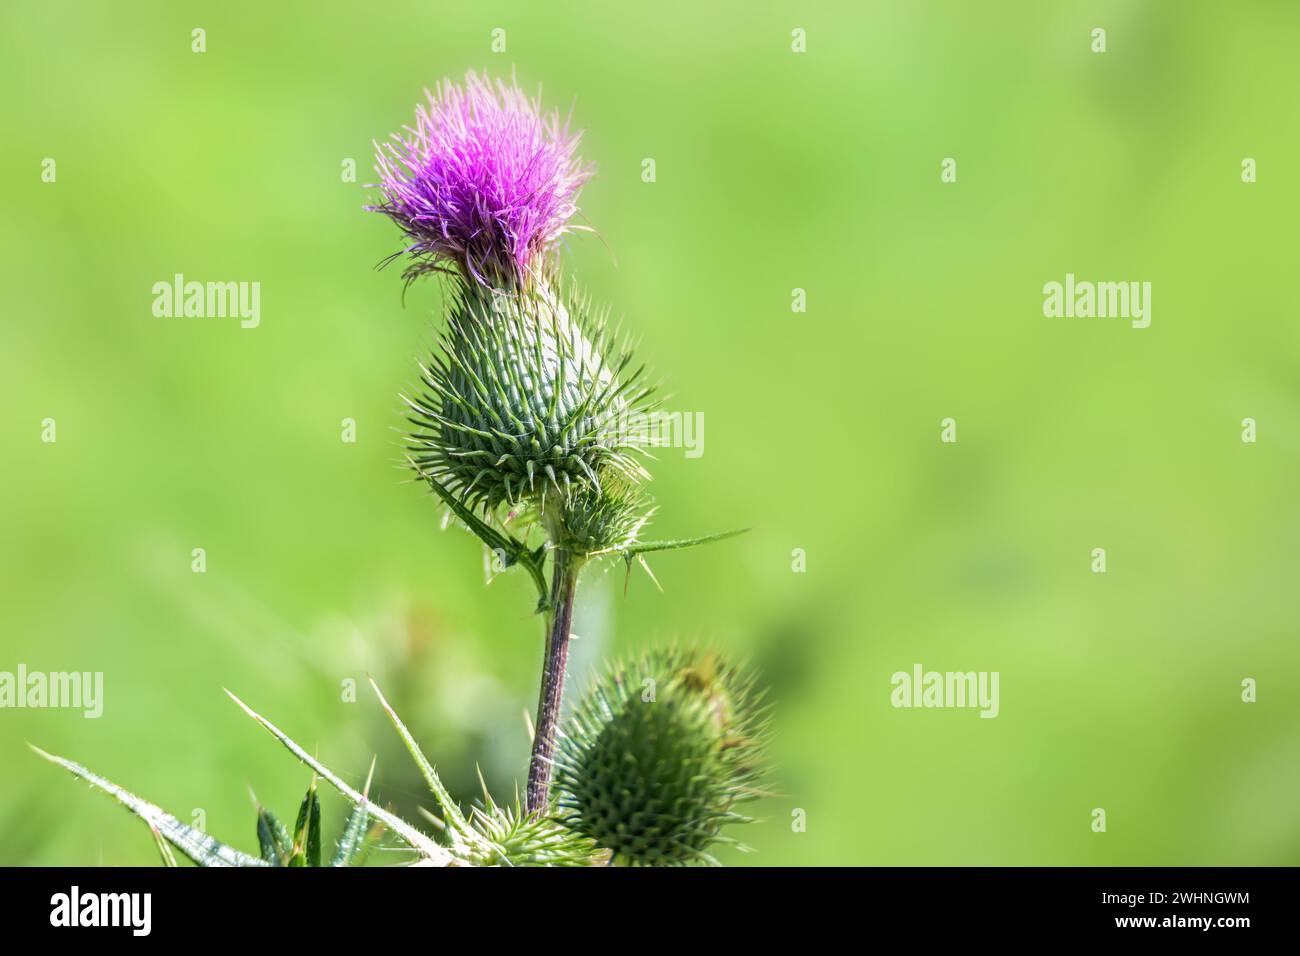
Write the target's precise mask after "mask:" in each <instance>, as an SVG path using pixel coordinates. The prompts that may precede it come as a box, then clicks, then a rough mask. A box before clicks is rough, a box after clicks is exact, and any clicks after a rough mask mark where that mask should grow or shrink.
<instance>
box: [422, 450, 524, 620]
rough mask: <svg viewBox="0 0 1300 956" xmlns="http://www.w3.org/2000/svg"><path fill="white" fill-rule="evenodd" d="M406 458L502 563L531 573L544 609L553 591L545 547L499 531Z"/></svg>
mask: <svg viewBox="0 0 1300 956" xmlns="http://www.w3.org/2000/svg"><path fill="white" fill-rule="evenodd" d="M406 460H407V462H408V463H409V464H410V465H411V467H412V468H414V469H415V471H416V473H417V474H419V476H420V477H421V478H423V479H424V480H425V481H427V482H428V483H429V487H430V488H432V489H433V492H434V494H436V495H437V496H438V497H439V498H441V499H442V500H443V503H444V504H446V505H447V507H448V508H450V509H451V511H452V514H454V515H455V516H456V517H457V518H459V519H460V520H461V521H462V522H463V523H464V524H465V527H467V528H469V530H470V531H472V532H473V533H474V534H475V536H477V537H478V539H479V540H480V541H482V542H483V543H484V544H485V545H487V546H488V547H489V548H490V549H492V550H493V551H495V552H498V553H499V554H501V555H502V556H503V559H502V564H503V565H504V566H505V567H507V568H508V567H511V566H512V565H515V564H518V565H520V566H521V567H522V568H523V569H524V570H525V571H527V572H528V574H529V575H530V576H531V577H532V579H533V584H535V585H536V586H537V593H538V595H539V600H538V603H537V610H538V611H541V610H544V608H545V605H546V598H547V595H548V594H549V593H550V590H549V588H548V587H547V583H546V575H545V574H544V573H543V571H542V560H544V558H545V553H546V551H545V548H538V549H537V550H536V551H530V550H529V549H528V546H527V545H526V544H524V543H523V542H522V541H520V540H519V539H518V538H516V537H514V536H513V535H508V534H502V533H501V532H500V531H497V530H496V529H495V528H493V527H492V526H491V525H489V524H488V523H487V522H486V521H484V520H483V519H482V518H480V517H479V516H478V515H476V514H474V512H473V511H471V510H470V509H469V508H467V507H465V505H464V503H463V502H461V501H460V499H458V498H457V497H456V496H455V495H454V494H452V493H451V491H450V490H448V489H447V487H446V486H445V485H443V484H442V482H440V481H438V479H437V478H434V477H433V476H432V475H430V474H428V473H427V472H425V471H424V470H422V469H421V468H420V466H419V465H418V464H417V463H416V461H415V459H413V458H411V457H410V456H409V455H408V456H407V458H406Z"/></svg>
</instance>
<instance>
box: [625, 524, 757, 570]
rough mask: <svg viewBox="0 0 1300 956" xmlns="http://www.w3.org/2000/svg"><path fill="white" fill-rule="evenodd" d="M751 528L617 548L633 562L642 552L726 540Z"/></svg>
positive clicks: (647, 552)
mask: <svg viewBox="0 0 1300 956" xmlns="http://www.w3.org/2000/svg"><path fill="white" fill-rule="evenodd" d="M749 530H750V529H749V528H737V529H735V530H734V531H722V532H720V533H718V534H706V535H704V536H702V537H699V538H681V539H679V540H676V541H643V542H641V543H639V544H633V545H629V546H628V547H626V548H619V549H617V553H618V554H621V555H623V557H624V558H625V559H626V560H627V561H628V562H629V563H631V560H632V559H633V558H634V557H636V556H637V555H640V554H649V553H650V552H651V551H679V550H681V549H682V548H693V547H695V546H696V545H697V544H710V543H712V542H714V541H724V540H726V539H727V538H734V537H736V536H737V535H741V534H744V533H745V532H747V531H749Z"/></svg>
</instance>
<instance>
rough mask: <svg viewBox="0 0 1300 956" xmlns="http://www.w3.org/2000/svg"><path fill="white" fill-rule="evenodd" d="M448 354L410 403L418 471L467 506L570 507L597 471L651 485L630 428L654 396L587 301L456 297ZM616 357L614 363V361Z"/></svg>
mask: <svg viewBox="0 0 1300 956" xmlns="http://www.w3.org/2000/svg"><path fill="white" fill-rule="evenodd" d="M441 345H442V348H441V351H440V353H439V354H438V355H436V356H435V358H434V360H433V362H432V363H431V364H430V365H428V366H426V367H424V368H423V369H422V373H423V374H422V384H423V386H424V394H423V395H422V396H421V397H420V398H419V399H418V400H414V401H413V400H410V399H407V404H408V405H409V406H410V409H411V410H412V412H413V415H412V416H411V418H410V419H409V420H410V422H411V424H413V425H414V426H415V428H416V430H415V431H414V433H412V435H411V438H410V444H409V446H408V450H409V451H410V453H411V456H412V460H413V461H414V463H415V465H416V467H417V468H418V469H419V471H420V473H421V474H422V475H424V476H426V477H431V478H434V479H436V480H438V481H439V482H441V483H442V484H444V485H445V486H446V487H447V488H448V489H449V490H450V491H452V493H454V494H455V495H456V496H457V497H458V498H460V499H461V500H462V501H463V502H464V503H465V504H466V506H467V507H469V508H471V509H482V510H484V511H485V512H486V511H490V510H491V509H493V508H495V507H496V506H497V505H500V504H502V503H503V502H504V503H509V504H511V505H515V504H518V503H520V502H527V501H533V502H538V503H540V502H541V496H542V494H543V493H544V492H546V491H547V490H548V489H549V490H550V491H551V492H552V493H554V494H557V495H559V496H560V497H561V498H562V499H565V500H567V499H568V497H569V496H570V494H571V493H572V491H573V490H574V488H575V486H578V487H593V488H594V487H599V486H600V485H601V478H600V477H599V476H601V475H602V474H611V475H615V476H621V477H622V478H623V479H625V480H629V481H632V482H636V481H640V480H644V479H645V478H647V477H648V475H647V474H646V472H645V469H644V467H643V466H642V465H641V463H640V461H639V456H638V455H637V454H636V452H637V451H638V449H639V442H638V440H637V436H635V435H633V434H631V433H630V432H628V431H627V430H626V429H625V428H624V427H623V424H624V422H625V421H626V416H627V415H628V413H629V411H630V410H633V409H637V408H640V407H642V406H643V405H644V403H645V401H646V399H647V397H648V396H649V394H650V392H651V389H650V388H649V387H647V386H644V385H642V384H641V383H640V379H641V370H640V369H636V370H632V371H629V365H630V363H631V353H630V352H629V351H628V350H627V349H626V348H620V347H619V344H618V343H617V341H616V340H615V338H614V336H613V335H611V334H610V333H609V332H608V331H607V326H606V323H605V320H604V317H603V316H602V315H599V314H594V313H593V312H592V311H591V309H590V305H589V303H588V302H587V301H586V300H585V299H582V298H580V297H578V296H575V295H573V294H571V293H567V292H561V291H559V290H557V289H556V288H555V287H554V285H553V284H552V283H550V282H546V283H543V284H541V285H539V286H538V287H537V288H536V289H535V290H534V291H533V292H532V293H530V294H528V295H513V294H507V293H502V292H497V291H494V290H490V289H487V288H485V287H483V286H480V285H477V284H472V283H460V284H459V285H458V286H457V288H455V289H454V290H453V292H452V298H451V304H450V308H449V315H448V328H447V331H446V333H445V334H444V335H443V337H442V343H441ZM611 355H612V356H613V358H612V359H611V358H608V356H611Z"/></svg>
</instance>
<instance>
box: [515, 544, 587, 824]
mask: <svg viewBox="0 0 1300 956" xmlns="http://www.w3.org/2000/svg"><path fill="white" fill-rule="evenodd" d="M578 570H579V564H578V563H577V562H575V561H574V560H573V556H572V555H571V554H569V552H568V551H565V550H564V549H562V548H557V549H556V551H555V559H554V567H553V568H552V574H551V601H550V605H551V613H550V619H549V621H548V622H547V629H546V651H545V654H544V656H543V658H542V689H541V693H540V694H539V695H538V701H537V727H536V731H535V733H534V735H533V755H532V759H531V760H530V761H529V763H528V796H527V806H528V812H530V813H541V812H542V811H544V810H545V809H546V801H547V797H548V795H549V793H550V789H551V760H552V758H553V757H554V755H555V732H556V727H557V725H558V724H559V722H560V703H561V701H562V700H563V698H564V671H565V668H566V667H567V666H568V663H569V631H570V629H571V628H572V626H573V599H574V595H575V594H576V593H577V589H578Z"/></svg>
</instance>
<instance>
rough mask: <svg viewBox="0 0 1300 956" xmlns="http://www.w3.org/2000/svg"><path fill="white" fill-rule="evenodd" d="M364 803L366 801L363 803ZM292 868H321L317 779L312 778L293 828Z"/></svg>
mask: <svg viewBox="0 0 1300 956" xmlns="http://www.w3.org/2000/svg"><path fill="white" fill-rule="evenodd" d="M363 802H364V801H363ZM289 865H290V866H320V798H319V797H318V796H317V794H316V777H315V776H314V775H313V776H312V778H311V786H310V787H308V788H307V795H306V796H305V797H303V798H302V805H301V806H300V807H299V808H298V822H297V823H295V824H294V827H293V852H292V853H291V854H290V856H289Z"/></svg>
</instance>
